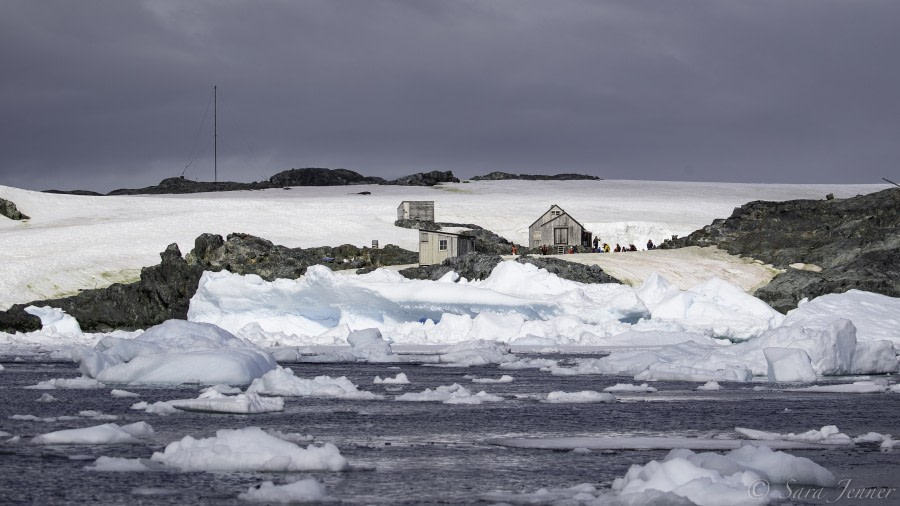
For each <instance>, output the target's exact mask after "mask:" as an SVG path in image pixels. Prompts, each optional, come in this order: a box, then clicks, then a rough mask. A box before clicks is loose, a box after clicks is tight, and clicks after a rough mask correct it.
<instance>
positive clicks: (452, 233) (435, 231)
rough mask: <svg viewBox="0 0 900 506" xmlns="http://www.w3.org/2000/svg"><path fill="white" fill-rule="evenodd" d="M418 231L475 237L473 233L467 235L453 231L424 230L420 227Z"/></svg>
mask: <svg viewBox="0 0 900 506" xmlns="http://www.w3.org/2000/svg"><path fill="white" fill-rule="evenodd" d="M419 232H428V233H429V234H441V235H453V236H456V237H471V238H472V239H474V238H475V236H474V235H469V234H457V233H455V232H444V231H443V230H425V229H422V228H420V229H419Z"/></svg>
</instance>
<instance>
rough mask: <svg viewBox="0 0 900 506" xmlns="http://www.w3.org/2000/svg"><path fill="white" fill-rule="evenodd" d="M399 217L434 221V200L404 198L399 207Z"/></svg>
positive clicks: (400, 218) (399, 218) (401, 218)
mask: <svg viewBox="0 0 900 506" xmlns="http://www.w3.org/2000/svg"><path fill="white" fill-rule="evenodd" d="M397 219H398V220H419V221H434V201H433V200H404V201H403V202H401V203H400V206H399V207H398V208H397Z"/></svg>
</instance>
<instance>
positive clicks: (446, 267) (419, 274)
mask: <svg viewBox="0 0 900 506" xmlns="http://www.w3.org/2000/svg"><path fill="white" fill-rule="evenodd" d="M501 261H502V259H501V258H500V255H492V254H486V253H481V252H476V253H468V254H466V255H462V256H459V257H453V258H448V259H446V260H444V261H443V262H442V263H440V264H438V265H425V266H419V267H410V268H409V269H403V270H401V271H400V274H402V275H403V276H405V277H407V278H409V279H431V280H437V279H440V278H441V277H443V276H444V275H445V274H447V273H448V272H450V271H454V272H456V273H457V274H459V275H460V276H461V277H464V278H466V279H468V280H474V279H485V278H487V277H488V276H490V275H491V271H492V270H494V267H496V266H497V264H499V263H500V262H501ZM516 261H517V262H519V263H521V264H532V265H534V266H536V267H539V268H542V269H547V271H549V272H552V273H554V274H556V275H557V276H559V277H561V278H563V279H568V280H570V281H578V282H580V283H619V284H621V281H619V280H618V279H616V278H614V277H612V276H610V275H609V274H607V273H605V272H603V269H601V268H600V267H599V266H596V265H583V264H576V263H573V262H567V261H565V260H561V259H558V258H544V257H532V256H528V255H523V256H520V257H518V258H516Z"/></svg>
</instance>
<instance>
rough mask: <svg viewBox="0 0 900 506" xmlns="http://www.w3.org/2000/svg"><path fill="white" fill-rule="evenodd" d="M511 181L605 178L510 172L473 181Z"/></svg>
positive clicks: (492, 173) (481, 177) (572, 174)
mask: <svg viewBox="0 0 900 506" xmlns="http://www.w3.org/2000/svg"><path fill="white" fill-rule="evenodd" d="M509 179H522V180H525V181H573V180H591V181H597V180H601V179H603V178H600V177H597V176H591V175H589V174H574V173H570V172H566V173H562V174H553V175H547V174H511V173H509V172H499V171H496V172H491V173H490V174H485V175H483V176H475V177H472V178H471V180H472V181H504V180H509Z"/></svg>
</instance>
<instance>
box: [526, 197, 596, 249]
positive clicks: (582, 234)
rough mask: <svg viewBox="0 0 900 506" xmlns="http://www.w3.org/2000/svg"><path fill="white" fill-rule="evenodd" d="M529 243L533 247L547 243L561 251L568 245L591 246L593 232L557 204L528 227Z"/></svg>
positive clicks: (551, 247)
mask: <svg viewBox="0 0 900 506" xmlns="http://www.w3.org/2000/svg"><path fill="white" fill-rule="evenodd" d="M528 244H529V245H531V247H532V248H540V247H541V246H543V245H545V244H546V245H547V246H548V247H550V249H551V250H553V251H555V252H560V250H564V249H565V248H566V247H568V246H584V247H590V246H591V232H590V231H588V230H585V229H584V226H582V225H581V223H578V220H576V219H575V218H573V217H571V216H569V214H568V213H567V212H565V211H563V209H562V208H561V207H559V206H558V205H556V204H553V205H552V206H550V209H548V210H547V212H545V213H544V214H543V215H541V217H540V218H538V219H537V220H535V222H534V223H532V224H531V226H529V227H528Z"/></svg>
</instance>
